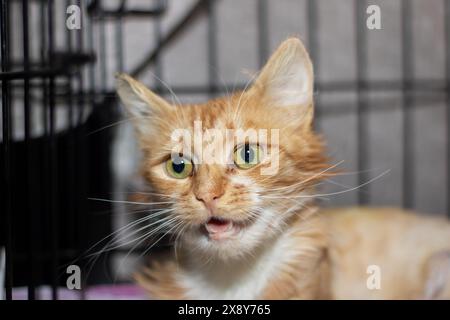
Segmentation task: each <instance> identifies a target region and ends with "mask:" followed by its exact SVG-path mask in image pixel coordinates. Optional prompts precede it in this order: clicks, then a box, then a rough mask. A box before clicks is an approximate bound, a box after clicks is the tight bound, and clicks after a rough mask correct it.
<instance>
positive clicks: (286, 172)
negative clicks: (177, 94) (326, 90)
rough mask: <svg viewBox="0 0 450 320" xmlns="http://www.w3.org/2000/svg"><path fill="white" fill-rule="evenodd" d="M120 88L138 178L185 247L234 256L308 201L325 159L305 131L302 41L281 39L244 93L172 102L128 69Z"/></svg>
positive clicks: (307, 86) (307, 80)
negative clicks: (132, 131)
mask: <svg viewBox="0 0 450 320" xmlns="http://www.w3.org/2000/svg"><path fill="white" fill-rule="evenodd" d="M117 88H118V93H119V96H120V98H121V100H122V102H123V104H124V105H125V106H126V108H127V110H128V114H129V116H130V117H131V119H132V121H133V123H134V125H135V128H136V132H137V137H138V139H139V144H140V146H141V148H142V151H143V159H142V172H143V175H144V177H145V178H146V179H147V181H148V182H149V183H150V184H151V186H152V187H153V190H154V192H155V193H157V194H159V195H161V196H160V199H162V200H161V202H167V207H168V210H167V217H165V218H164V219H166V220H164V222H162V223H166V224H167V226H170V227H173V228H174V230H172V231H176V232H181V233H182V236H181V239H182V241H184V243H185V244H187V245H189V246H190V247H191V248H195V250H198V252H200V253H204V254H206V255H215V256H219V257H222V258H233V257H239V256H241V255H242V254H245V253H248V252H249V251H251V250H253V249H255V248H256V247H257V246H258V245H259V244H261V243H263V242H264V241H265V240H268V239H269V238H270V237H272V236H273V235H276V234H277V233H278V232H282V231H283V228H284V227H285V225H286V223H288V220H289V219H290V218H292V217H293V216H294V215H300V214H301V212H302V209H303V208H304V207H305V206H307V205H308V202H309V201H310V200H311V197H310V196H309V194H310V193H311V192H312V189H313V187H314V185H315V184H316V183H317V182H318V180H319V179H320V177H321V176H322V175H321V172H323V170H324V168H325V166H326V161H325V158H324V155H323V147H322V143H321V141H320V139H319V137H318V136H317V135H315V133H314V132H313V131H312V121H313V108H314V107H313V67H312V64H311V60H310V58H309V56H308V53H307V52H306V50H305V48H304V47H303V45H302V43H301V42H300V40H298V39H296V38H291V39H288V40H286V41H285V42H283V43H282V44H281V45H280V47H279V48H278V49H277V50H276V52H275V53H274V54H273V55H272V57H271V58H270V59H269V61H268V62H267V64H266V66H265V67H264V68H263V69H262V71H261V72H260V73H259V74H258V75H257V77H256V79H254V81H253V84H252V85H251V86H249V88H248V89H246V90H243V91H242V92H238V93H235V94H233V95H232V96H227V97H222V98H219V99H215V100H211V101H208V102H206V103H204V104H192V105H174V104H171V103H169V102H167V101H166V100H164V99H163V98H161V97H159V96H158V95H156V94H155V93H153V92H152V91H150V90H149V89H147V88H146V87H145V86H144V85H142V84H141V83H139V82H138V81H136V80H134V79H132V78H131V77H129V76H127V75H119V76H118V77H117ZM211 129H214V130H211ZM167 229H168V228H166V229H164V230H167Z"/></svg>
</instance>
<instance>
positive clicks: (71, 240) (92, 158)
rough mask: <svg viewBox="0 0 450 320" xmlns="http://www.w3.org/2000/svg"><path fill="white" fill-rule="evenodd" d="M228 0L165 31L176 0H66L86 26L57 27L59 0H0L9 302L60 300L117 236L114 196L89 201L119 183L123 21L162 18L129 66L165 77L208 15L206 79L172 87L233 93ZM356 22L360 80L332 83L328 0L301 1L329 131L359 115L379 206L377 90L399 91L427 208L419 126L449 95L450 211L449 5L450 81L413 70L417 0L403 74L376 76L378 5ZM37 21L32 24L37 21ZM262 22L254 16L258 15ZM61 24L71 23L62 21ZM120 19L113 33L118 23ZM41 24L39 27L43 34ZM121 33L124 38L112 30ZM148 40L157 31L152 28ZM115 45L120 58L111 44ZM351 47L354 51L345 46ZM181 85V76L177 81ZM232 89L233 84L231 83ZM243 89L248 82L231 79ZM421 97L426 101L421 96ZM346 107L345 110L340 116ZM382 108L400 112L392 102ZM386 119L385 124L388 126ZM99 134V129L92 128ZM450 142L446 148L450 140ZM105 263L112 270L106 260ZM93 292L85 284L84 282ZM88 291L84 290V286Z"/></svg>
mask: <svg viewBox="0 0 450 320" xmlns="http://www.w3.org/2000/svg"><path fill="white" fill-rule="evenodd" d="M220 2H221V1H219V0H217V1H214V0H210V1H208V0H199V1H192V3H191V4H190V6H189V7H188V9H187V10H186V12H185V14H184V15H182V16H180V17H179V18H178V19H177V21H176V22H175V23H173V24H172V25H171V27H170V28H168V30H166V32H162V28H161V20H162V19H164V16H165V14H166V13H167V10H168V9H170V2H167V1H164V0H157V1H153V2H151V3H150V5H149V4H148V2H146V5H145V6H143V7H139V8H138V9H130V8H129V7H128V1H125V0H122V1H119V2H118V5H117V7H115V8H113V9H111V8H110V7H106V6H105V2H104V1H100V0H97V1H96V0H92V1H87V0H86V1H82V0H76V1H71V0H68V1H65V3H64V8H68V7H69V6H71V5H76V6H78V7H79V8H80V9H81V13H82V15H81V17H82V25H83V28H81V29H74V30H72V29H69V28H63V29H62V30H63V31H61V30H58V29H57V28H55V25H56V24H57V23H56V21H55V19H56V18H57V15H56V14H55V1H54V0H40V1H38V0H34V1H27V0H20V1H19V0H9V1H8V0H1V12H0V33H1V73H0V80H1V87H2V88H1V99H2V102H1V105H2V113H1V119H2V123H1V128H2V134H1V141H0V142H1V151H0V152H1V163H0V164H1V172H2V182H1V192H0V197H1V217H0V219H1V220H0V222H1V234H0V247H4V251H5V259H4V266H5V269H6V272H5V289H6V290H5V293H6V295H5V297H6V299H12V298H13V288H14V287H19V286H26V287H27V288H28V298H29V299H36V298H38V297H37V296H36V288H37V287H38V286H40V285H43V284H49V285H50V286H51V292H52V298H53V299H58V288H59V287H60V286H61V285H64V279H63V278H62V277H61V274H62V270H63V269H61V268H62V266H65V265H67V264H70V262H71V261H73V260H74V259H77V258H78V257H79V256H80V255H81V254H82V253H83V252H85V250H86V249H87V248H89V247H90V246H91V245H92V244H93V243H95V242H96V241H98V240H99V239H101V238H102V237H104V236H105V235H107V234H110V233H111V232H113V230H114V227H113V221H112V217H111V216H110V215H108V216H107V217H106V218H105V216H103V215H101V213H102V212H110V211H111V210H112V209H113V208H112V206H111V204H110V203H108V202H95V201H89V198H109V196H110V194H109V192H111V189H112V188H111V187H110V186H111V185H112V184H113V183H114V175H113V170H112V169H111V157H112V152H111V144H112V141H113V140H114V132H115V131H114V128H112V129H107V130H99V129H102V128H107V127H109V126H110V125H111V124H112V123H114V122H115V121H117V120H118V119H119V117H120V112H119V111H118V105H117V101H116V96H115V94H114V92H113V91H112V88H111V87H110V86H108V80H107V79H109V78H112V72H111V71H112V70H115V71H123V70H124V69H127V68H125V65H124V55H125V54H126V52H124V51H125V48H126V47H125V46H124V36H126V34H124V28H123V26H124V22H125V21H126V20H136V21H147V20H152V21H153V22H154V23H153V24H152V28H153V30H152V31H151V32H152V38H153V40H154V43H155V46H154V47H153V48H152V49H151V50H148V52H145V54H143V55H142V60H141V61H139V62H138V63H137V64H135V65H134V66H133V68H130V70H126V71H129V73H130V74H131V75H133V76H135V77H139V76H141V75H142V74H144V73H145V71H146V70H147V69H148V68H149V67H152V68H154V73H155V75H156V76H157V77H158V78H163V72H162V62H161V58H162V57H163V54H164V50H166V49H167V48H168V47H170V46H171V45H172V44H173V43H176V42H177V41H179V39H180V38H182V37H183V34H184V33H185V32H186V30H189V26H190V25H192V24H194V23H195V21H197V20H198V19H202V18H204V19H206V33H205V34H206V37H205V39H204V41H205V43H206V45H205V46H204V48H205V50H206V53H205V57H206V61H205V64H207V65H208V68H207V70H208V74H207V77H206V78H207V83H206V84H204V85H198V86H196V85H192V84H190V83H189V82H187V83H186V84H184V85H179V86H173V88H172V89H173V91H175V92H177V93H180V94H185V95H198V94H202V95H205V96H210V97H212V96H215V95H218V94H222V93H224V92H225V91H226V87H227V86H222V85H221V84H220V81H221V80H220V76H219V74H218V72H217V70H218V68H219V65H220V61H219V60H220V52H219V51H220V50H219V38H218V32H219V31H218V26H217V21H218V17H217V14H218V3H220ZM252 3H253V4H254V12H255V13H256V19H255V21H254V23H255V24H256V27H255V29H256V30H257V32H256V37H257V39H256V44H257V46H256V49H255V51H256V52H257V54H256V56H257V64H258V65H259V66H261V65H263V64H264V62H265V60H266V59H267V57H268V54H269V51H270V41H269V40H270V39H269V35H270V33H271V28H270V26H271V25H270V17H271V10H270V8H272V9H273V8H274V7H273V6H275V5H276V4H274V3H275V2H274V1H268V0H257V1H256V0H255V1H253V2H252ZM351 3H352V6H351V8H352V10H353V12H352V13H351V14H350V15H351V16H353V17H354V25H353V28H354V29H353V33H354V38H353V39H352V40H353V46H352V48H350V49H348V50H349V51H352V52H354V57H355V59H354V63H353V66H352V68H354V70H355V74H356V77H355V78H354V79H353V80H345V79H338V80H332V81H326V80H323V81H322V79H321V77H320V69H322V68H323V65H322V62H324V61H323V57H324V53H323V52H322V51H321V45H320V43H321V42H320V41H319V30H320V28H321V26H322V24H323V20H321V16H322V15H321V11H323V10H322V9H321V5H320V4H319V1H314V0H305V1H302V6H303V7H302V8H303V10H304V12H303V13H304V16H305V17H306V18H307V19H306V26H307V28H306V32H305V33H304V38H305V40H306V43H307V46H308V49H309V51H310V54H311V57H312V59H313V61H314V64H315V66H316V73H317V74H319V77H318V78H317V79H316V83H315V87H316V91H317V92H318V93H319V94H318V95H317V97H316V110H317V111H316V124H317V129H318V130H320V131H322V130H324V129H325V127H326V122H325V121H324V119H325V118H333V117H339V116H340V115H341V114H342V113H348V114H352V115H353V116H354V117H355V124H356V125H355V131H354V132H353V136H354V137H355V139H354V144H355V146H354V149H353V150H354V152H355V154H356V161H355V165H354V170H355V171H356V172H357V174H356V177H357V178H356V180H357V181H356V182H357V185H358V186H360V188H359V190H358V192H357V193H356V197H357V203H358V204H377V199H374V196H373V194H372V193H371V190H370V189H368V188H367V182H368V181H370V180H371V178H372V176H371V174H370V172H368V171H367V170H366V169H367V168H368V167H370V163H371V150H370V142H371V131H370V128H371V124H372V122H373V121H372V118H373V110H372V109H373V108H374V105H375V104H374V103H372V102H371V99H372V94H374V93H375V94H376V93H386V92H388V93H389V92H391V93H392V92H394V93H396V94H398V95H399V96H400V98H401V99H400V100H399V101H400V102H399V107H398V108H397V109H396V110H399V111H400V117H401V121H399V125H398V126H399V131H400V139H401V148H400V149H399V150H397V152H398V153H399V154H400V155H401V166H400V167H401V171H402V172H401V174H400V175H399V180H400V181H399V182H398V185H400V186H401V201H400V202H401V203H400V204H401V205H403V206H404V207H405V208H416V204H415V202H414V199H415V197H416V196H417V194H416V193H417V192H416V190H415V189H414V184H415V183H417V181H416V179H417V177H416V175H415V170H414V168H415V166H417V165H418V164H417V163H416V157H415V151H414V148H415V144H414V143H415V142H414V138H415V134H414V133H415V123H414V110H415V109H417V108H419V107H421V102H422V101H423V97H424V96H425V98H426V99H440V100H443V103H444V104H445V119H443V121H444V122H445V126H444V130H445V139H443V140H442V141H443V142H442V143H441V146H440V147H441V148H442V149H445V150H446V151H445V153H446V159H445V163H446V171H445V172H442V173H441V174H440V175H441V176H442V175H445V176H446V177H445V179H443V180H442V181H443V183H442V184H441V185H440V189H439V197H440V198H443V199H444V201H445V206H446V212H447V214H448V215H449V216H450V205H449V203H448V198H449V197H448V195H449V181H450V175H449V172H450V170H449V163H450V162H449V160H450V145H449V139H448V135H449V123H450V113H449V111H448V108H449V107H450V94H449V86H450V82H449V79H450V42H449V41H450V2H449V1H447V0H439V3H440V5H441V6H442V8H443V10H442V21H443V22H444V24H443V25H442V32H443V34H444V39H442V40H443V43H444V45H443V46H442V50H443V51H444V52H443V56H444V57H445V61H444V64H443V68H445V71H444V72H443V74H444V76H443V77H442V79H429V78H423V79H422V78H418V77H416V76H415V74H414V66H415V61H414V54H413V53H414V48H415V47H414V39H415V37H414V35H413V27H414V25H413V21H414V19H417V14H416V15H413V12H412V9H413V7H414V6H413V3H412V1H409V0H398V4H399V6H400V28H401V31H400V34H401V38H400V39H399V41H400V46H399V51H400V52H399V54H400V57H401V59H400V60H401V78H400V79H398V80H385V79H381V80H380V79H378V80H374V79H373V78H372V77H370V70H369V69H368V59H369V55H370V50H369V47H370V43H369V41H368V34H367V33H368V32H369V31H368V29H367V27H366V19H367V12H366V8H367V6H368V2H367V1H364V0H355V1H351ZM271 6H272V7H271ZM322 6H323V3H322ZM31 19H33V25H31V23H30V20H31ZM252 23H253V22H252ZM59 25H60V24H59ZM111 25H112V26H114V28H113V29H107V26H111ZM35 27H37V29H35ZM110 35H112V36H113V37H110ZM145 36H148V32H146V33H145ZM56 37H58V39H59V40H60V41H61V39H63V40H62V42H63V43H64V44H65V45H64V50H61V49H60V48H57V47H56V45H55V42H56ZM109 42H111V43H112V45H113V46H114V47H115V48H116V51H115V52H114V56H113V58H112V60H111V59H110V58H108V57H110V56H111V55H110V54H109V55H108V53H107V50H108V45H110V43H109ZM337 54H343V53H337ZM169 84H170V83H169ZM230 87H231V86H230ZM232 87H235V88H237V89H242V88H244V84H242V85H239V84H238V85H232ZM154 90H155V91H156V92H159V93H161V94H163V95H165V94H168V89H167V88H165V87H163V86H162V85H161V84H156V85H155V86H154ZM327 93H331V94H333V93H349V94H353V95H354V97H355V98H356V108H345V107H342V108H330V106H329V104H330V103H329V100H327V99H323V98H322V97H324V96H326V94H327ZM421 99H422V100H421ZM336 109H339V110H338V111H336ZM380 112H389V105H387V107H386V104H385V106H384V107H383V108H381V111H380ZM379 125H381V126H382V125H383V124H379ZM92 133H95V134H92ZM442 144H443V145H442ZM104 265H105V266H107V268H111V263H110V261H109V260H106V262H105V264H104ZM108 281H109V280H108V278H107V277H106V276H105V271H104V269H103V266H100V267H98V266H95V267H94V270H93V272H92V277H91V280H90V281H89V282H87V283H86V285H87V284H90V283H94V282H108ZM83 288H84V289H85V288H86V287H85V286H83ZM80 294H81V297H82V296H83V290H82V291H81V292H80Z"/></svg>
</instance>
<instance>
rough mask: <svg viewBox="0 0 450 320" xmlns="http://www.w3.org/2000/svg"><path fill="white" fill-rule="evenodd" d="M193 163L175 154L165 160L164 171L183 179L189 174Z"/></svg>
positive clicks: (173, 176)
mask: <svg viewBox="0 0 450 320" xmlns="http://www.w3.org/2000/svg"><path fill="white" fill-rule="evenodd" d="M192 169H193V165H192V162H191V160H189V159H187V158H184V157H182V156H175V157H172V158H171V159H169V160H167V161H166V171H167V173H168V175H169V176H171V177H172V178H176V179H184V178H187V177H188V176H189V175H191V173H192Z"/></svg>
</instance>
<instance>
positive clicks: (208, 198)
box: [195, 192, 223, 214]
mask: <svg viewBox="0 0 450 320" xmlns="http://www.w3.org/2000/svg"><path fill="white" fill-rule="evenodd" d="M222 195H223V193H222V194H219V193H212V192H208V193H204V194H201V195H196V196H195V198H196V199H197V200H198V201H200V202H202V203H203V204H204V206H205V207H206V209H208V211H209V212H210V213H211V214H214V211H215V210H216V206H217V202H218V200H219V199H220V197H221V196H222Z"/></svg>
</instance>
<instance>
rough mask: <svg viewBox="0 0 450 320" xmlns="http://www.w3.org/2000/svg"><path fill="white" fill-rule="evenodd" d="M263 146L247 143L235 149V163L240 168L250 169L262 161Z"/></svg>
mask: <svg viewBox="0 0 450 320" xmlns="http://www.w3.org/2000/svg"><path fill="white" fill-rule="evenodd" d="M260 157H261V147H260V146H258V145H250V144H248V143H247V144H245V145H243V146H241V147H239V148H237V149H236V150H235V151H234V163H235V164H236V166H237V167H238V168H240V169H250V168H251V167H253V166H255V165H257V164H258V163H259V162H260V160H261V159H260Z"/></svg>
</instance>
